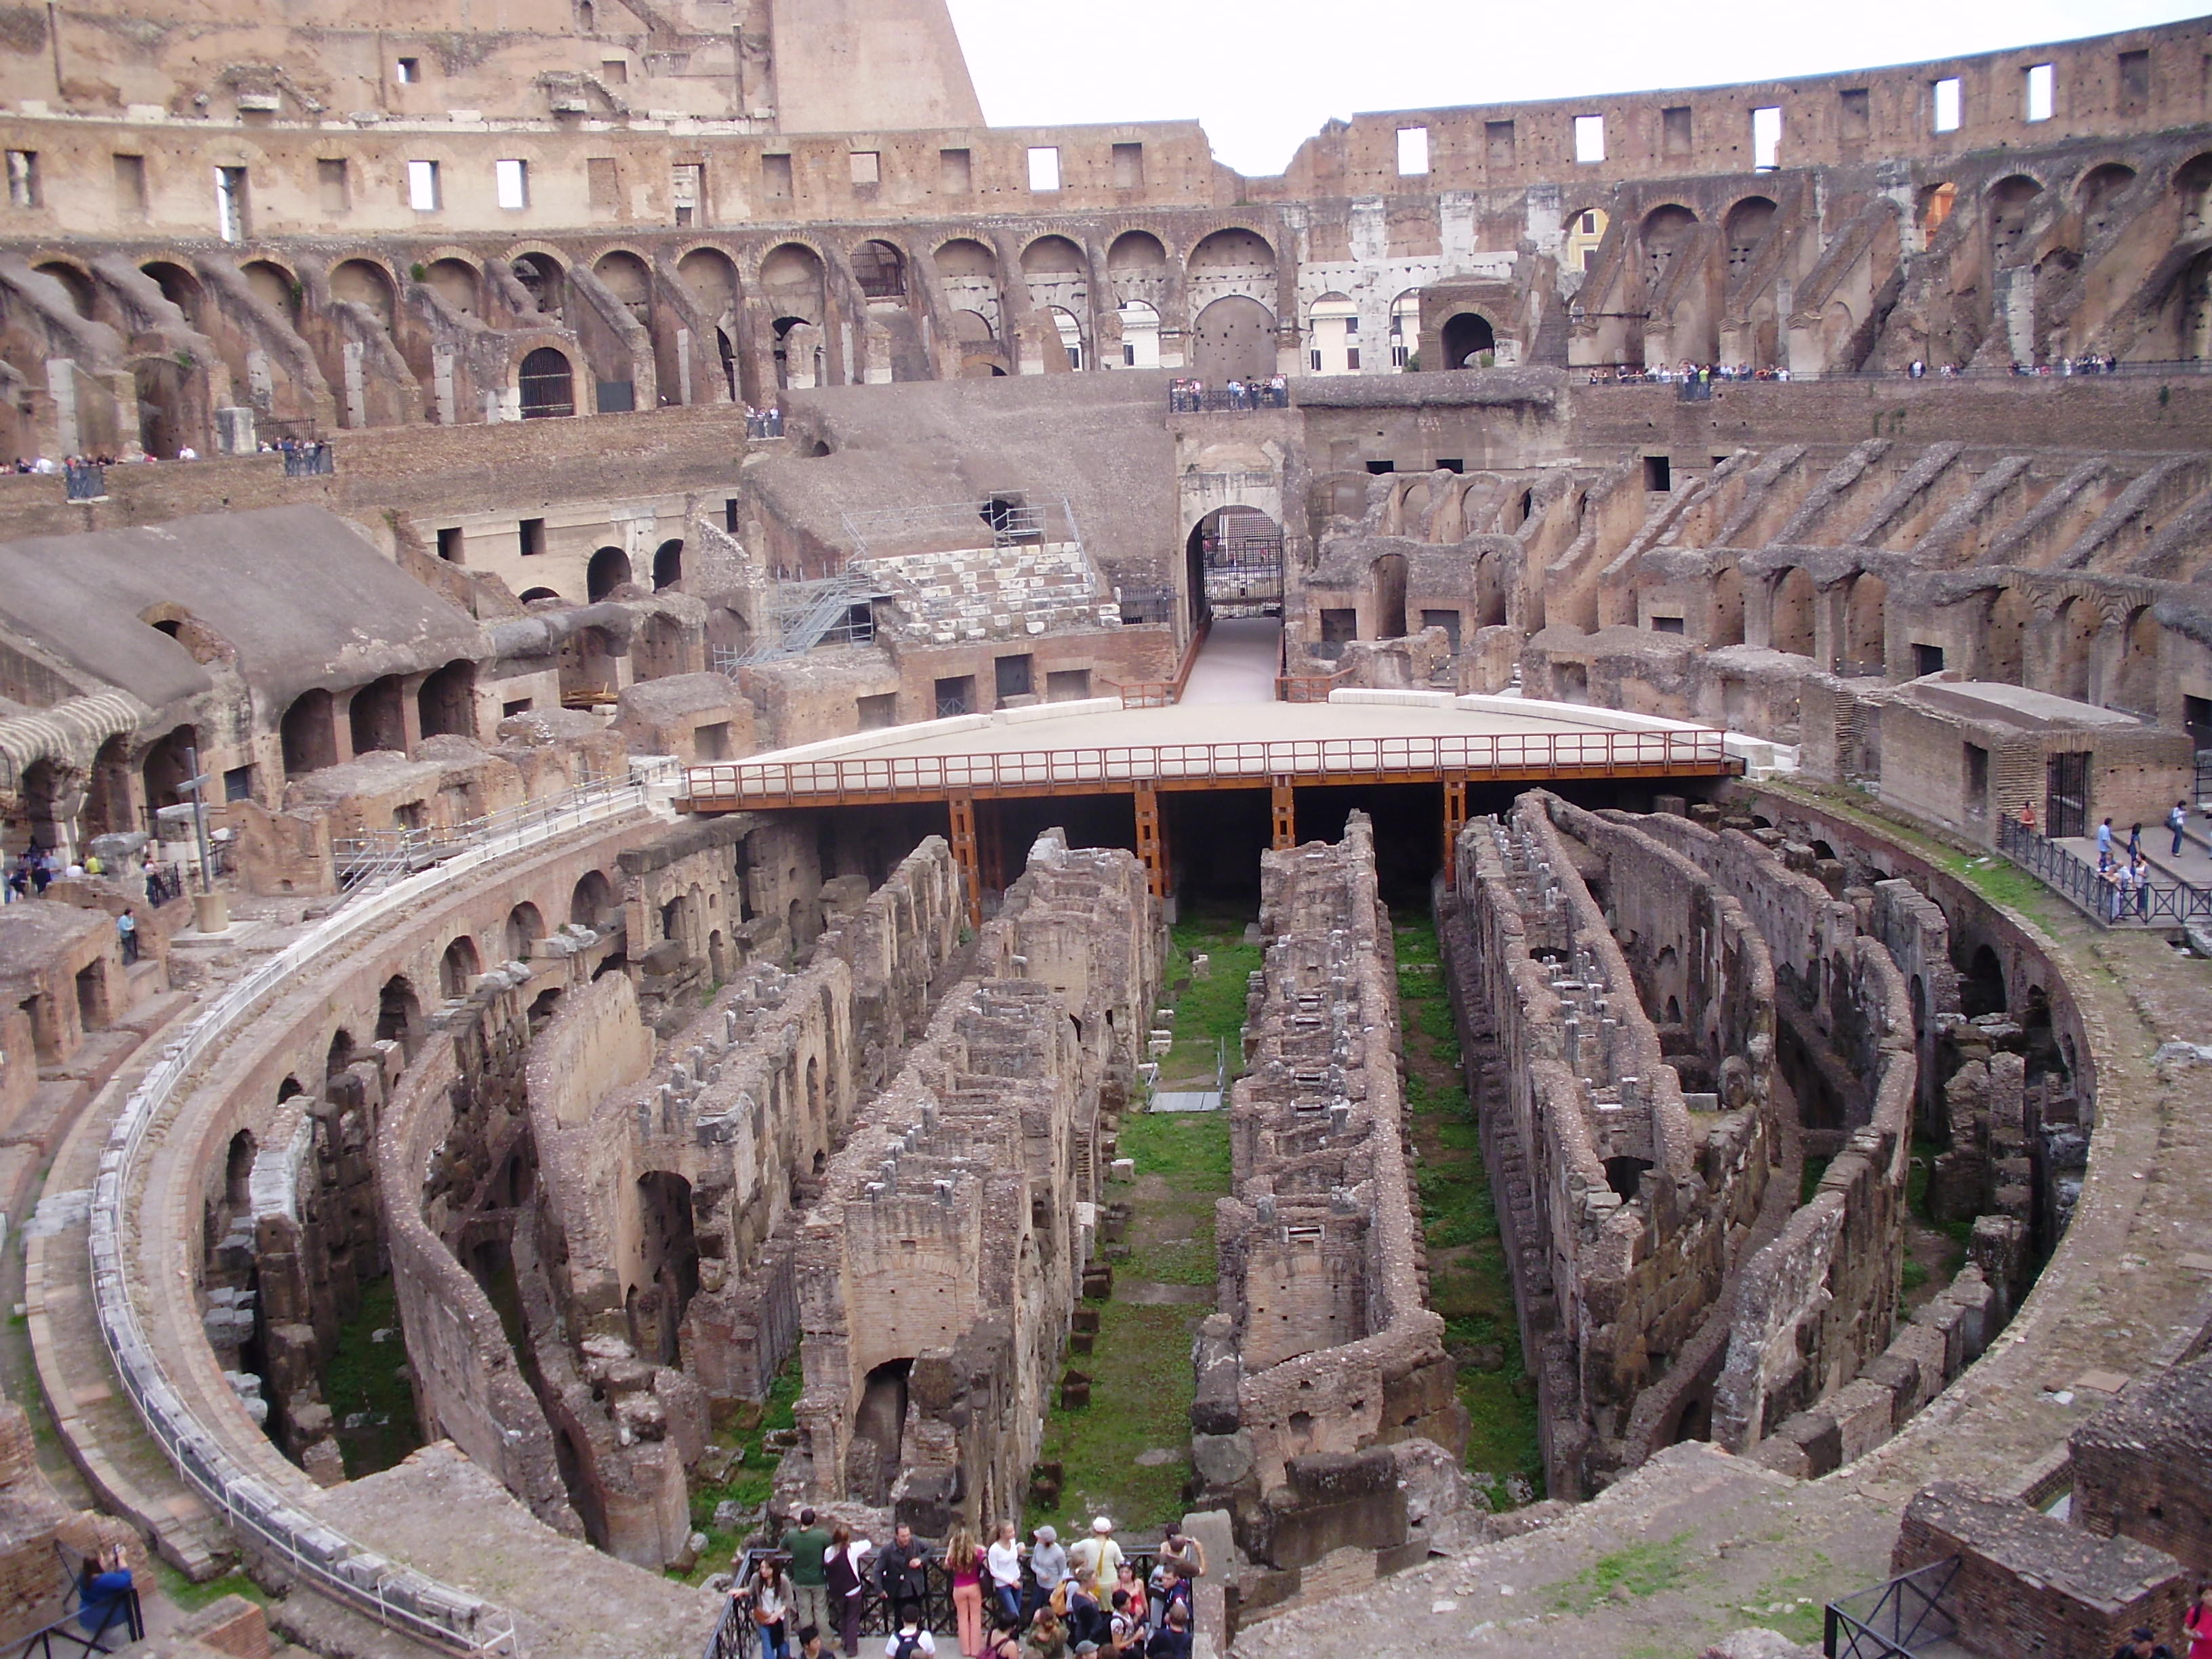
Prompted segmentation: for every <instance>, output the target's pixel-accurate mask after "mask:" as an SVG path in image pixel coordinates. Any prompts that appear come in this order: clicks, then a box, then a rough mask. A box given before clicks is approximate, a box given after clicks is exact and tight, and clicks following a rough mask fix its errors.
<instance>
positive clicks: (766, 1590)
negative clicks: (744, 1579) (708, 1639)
mask: <svg viewBox="0 0 2212 1659" xmlns="http://www.w3.org/2000/svg"><path fill="white" fill-rule="evenodd" d="M790 1593H791V1586H790V1583H788V1581H787V1580H786V1579H785V1577H784V1576H783V1567H782V1565H781V1563H780V1562H778V1561H777V1560H776V1559H775V1557H774V1556H772V1555H769V1556H763V1557H762V1558H761V1564H760V1577H758V1578H757V1580H756V1581H755V1582H754V1584H753V1587H752V1619H753V1627H754V1628H755V1629H756V1630H757V1631H759V1632H760V1644H761V1659H783V1632H784V1628H785V1626H784V1616H785V1614H786V1613H787V1612H788V1611H789V1597H790Z"/></svg>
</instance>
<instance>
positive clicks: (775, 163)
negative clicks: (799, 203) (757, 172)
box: [761, 154, 791, 202]
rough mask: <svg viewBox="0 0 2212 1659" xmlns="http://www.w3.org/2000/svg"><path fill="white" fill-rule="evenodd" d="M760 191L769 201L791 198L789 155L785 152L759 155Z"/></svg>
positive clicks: (782, 200)
mask: <svg viewBox="0 0 2212 1659" xmlns="http://www.w3.org/2000/svg"><path fill="white" fill-rule="evenodd" d="M761 192H762V194H763V195H765V196H766V197H768V199H769V201H771V202H787V201H789V200H790V199H791V157H790V155H788V154H781V155H763V156H762V157H761Z"/></svg>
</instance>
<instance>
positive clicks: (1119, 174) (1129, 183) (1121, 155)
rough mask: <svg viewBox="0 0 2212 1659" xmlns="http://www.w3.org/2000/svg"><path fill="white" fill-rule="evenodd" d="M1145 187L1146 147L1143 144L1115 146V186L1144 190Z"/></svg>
mask: <svg viewBox="0 0 2212 1659" xmlns="http://www.w3.org/2000/svg"><path fill="white" fill-rule="evenodd" d="M1144 187H1145V147H1144V146H1143V145H1142V144H1116V145H1115V146H1114V188H1115V189H1116V190H1142V189H1143V188H1144Z"/></svg>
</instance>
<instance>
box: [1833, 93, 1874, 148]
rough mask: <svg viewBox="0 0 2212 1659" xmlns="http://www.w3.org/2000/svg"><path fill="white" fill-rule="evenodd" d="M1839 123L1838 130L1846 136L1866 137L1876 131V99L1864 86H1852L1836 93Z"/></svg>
mask: <svg viewBox="0 0 2212 1659" xmlns="http://www.w3.org/2000/svg"><path fill="white" fill-rule="evenodd" d="M1836 102H1837V106H1838V117H1839V123H1838V131H1839V132H1840V133H1841V135H1842V136H1843V137H1845V138H1864V137H1869V135H1870V134H1872V132H1873V131H1874V100H1873V99H1872V98H1871V97H1870V96H1869V94H1868V92H1867V89H1866V88H1864V87H1852V88H1849V89H1847V90H1845V91H1843V92H1839V93H1838V94H1836Z"/></svg>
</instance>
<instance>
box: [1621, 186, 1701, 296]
mask: <svg viewBox="0 0 2212 1659" xmlns="http://www.w3.org/2000/svg"><path fill="white" fill-rule="evenodd" d="M1696 228H1698V216H1697V215H1696V214H1694V213H1692V212H1691V211H1690V210H1689V209H1687V208H1686V207H1684V206H1683V205H1682V204H1680V202H1665V203H1662V204H1660V205H1659V206H1657V207H1656V208H1653V209H1652V210H1650V212H1649V213H1647V214H1645V215H1644V222H1643V223H1641V224H1640V225H1638V227H1637V228H1636V237H1637V241H1638V245H1639V246H1641V247H1642V248H1643V251H1644V288H1645V290H1646V291H1647V292H1650V291H1651V290H1654V289H1657V288H1658V286H1659V285H1660V284H1661V283H1663V282H1665V281H1666V280H1667V272H1668V270H1669V269H1671V268H1672V267H1673V265H1674V256H1675V255H1676V254H1678V253H1680V252H1681V251H1682V250H1683V248H1684V247H1685V246H1687V244H1688V242H1689V240H1690V235H1691V233H1692V231H1694V230H1695V229H1696Z"/></svg>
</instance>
